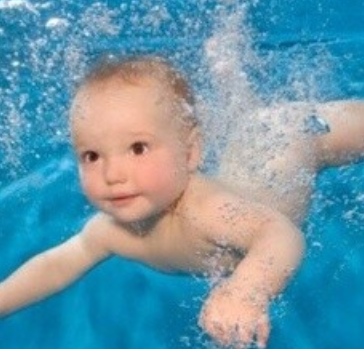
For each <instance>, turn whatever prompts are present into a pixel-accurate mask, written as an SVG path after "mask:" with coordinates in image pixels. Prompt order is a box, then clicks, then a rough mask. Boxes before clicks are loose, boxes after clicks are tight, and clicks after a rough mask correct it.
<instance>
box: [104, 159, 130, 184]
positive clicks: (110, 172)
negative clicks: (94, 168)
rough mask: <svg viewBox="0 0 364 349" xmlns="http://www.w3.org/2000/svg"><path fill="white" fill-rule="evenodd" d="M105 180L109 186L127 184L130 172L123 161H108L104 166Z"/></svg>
mask: <svg viewBox="0 0 364 349" xmlns="http://www.w3.org/2000/svg"><path fill="white" fill-rule="evenodd" d="M104 179H105V182H106V183H108V184H115V183H125V182H126V181H127V180H128V171H127V166H126V164H125V162H123V161H122V159H108V160H107V161H106V162H105V165H104Z"/></svg>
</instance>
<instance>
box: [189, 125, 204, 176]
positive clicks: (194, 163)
mask: <svg viewBox="0 0 364 349" xmlns="http://www.w3.org/2000/svg"><path fill="white" fill-rule="evenodd" d="M187 145H188V169H189V171H190V172H195V171H196V170H197V168H198V165H199V164H200V161H201V152H202V139H201V132H200V130H199V128H198V127H197V126H195V127H194V128H193V129H192V130H191V131H190V133H189V136H188V139H187Z"/></svg>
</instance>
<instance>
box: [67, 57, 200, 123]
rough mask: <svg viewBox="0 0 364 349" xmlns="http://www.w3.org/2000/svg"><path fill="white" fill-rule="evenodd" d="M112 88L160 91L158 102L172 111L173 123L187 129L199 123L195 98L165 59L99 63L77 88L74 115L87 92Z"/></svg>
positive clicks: (131, 59) (72, 111)
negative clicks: (142, 87) (142, 88)
mask: <svg viewBox="0 0 364 349" xmlns="http://www.w3.org/2000/svg"><path fill="white" fill-rule="evenodd" d="M111 85H112V86H113V88H114V89H122V88H125V87H131V86H134V87H137V86H144V87H150V92H151V93H154V92H159V95H158V96H156V97H157V100H156V103H157V104H159V103H160V104H161V105H163V103H164V108H166V109H167V108H168V109H169V112H170V113H169V117H170V118H171V119H173V121H175V122H178V123H180V125H181V126H183V127H184V128H187V129H192V128H194V127H196V126H197V124H198V121H197V118H196V115H195V111H194V109H195V98H194V95H193V92H192V89H191V87H190V85H189V84H188V82H187V81H186V79H185V77H184V76H182V75H181V74H180V72H178V71H177V70H176V69H174V68H173V67H172V65H171V64H170V63H169V62H167V61H166V60H164V59H162V58H160V57H149V56H142V57H136V58H128V59H125V60H120V61H118V60H115V59H108V60H102V61H100V62H99V63H98V64H97V65H96V66H95V67H93V69H92V70H90V72H89V73H88V74H87V75H86V76H85V77H84V79H83V80H82V81H81V83H80V85H79V86H78V88H77V91H76V98H75V100H74V103H73V104H72V107H73V108H72V110H71V115H72V114H74V107H79V105H77V104H78V103H77V102H78V101H79V100H78V98H77V97H78V96H80V95H84V93H85V91H86V94H89V92H90V91H91V90H92V89H94V88H96V89H97V88H99V89H101V90H102V89H104V88H105V87H106V86H109V87H110V86H111ZM152 90H154V91H152Z"/></svg>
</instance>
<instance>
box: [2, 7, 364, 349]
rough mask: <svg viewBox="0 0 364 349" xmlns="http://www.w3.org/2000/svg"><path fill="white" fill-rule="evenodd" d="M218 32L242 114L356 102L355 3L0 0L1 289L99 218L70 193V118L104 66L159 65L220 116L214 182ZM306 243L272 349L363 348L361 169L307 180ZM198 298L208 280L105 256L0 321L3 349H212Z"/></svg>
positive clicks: (361, 79) (361, 29)
mask: <svg viewBox="0 0 364 349" xmlns="http://www.w3.org/2000/svg"><path fill="white" fill-rule="evenodd" d="M236 13H238V14H239V15H236ZM232 18H233V19H235V22H234V23H232V22H231V19H232ZM213 34H215V35H216V34H218V35H220V36H221V37H222V38H223V39H224V40H223V42H224V45H222V46H221V47H219V48H218V50H217V51H216V54H217V56H218V59H220V60H221V61H224V60H228V59H229V57H230V55H231V54H232V53H234V52H235V53H236V51H239V57H240V58H239V62H238V63H237V64H236V84H237V85H236V86H235V85H234V84H233V83H232V86H233V85H234V88H236V90H233V93H235V95H236V96H237V97H238V98H239V103H240V104H242V105H244V106H246V108H250V109H253V108H254V107H255V106H256V105H257V104H259V105H262V104H269V103H271V102H275V101H291V100H305V101H327V100H335V99H356V98H364V2H363V1H361V0H350V1H347V2H344V1H340V0H323V1H313V0H306V1H294V0H270V1H268V0H252V1H232V0H220V1H219V0H214V1H212V0H195V1H182V0H170V1H167V0H163V1H162V0H143V1H136V0H126V1H87V2H86V1H85V2H80V3H76V2H74V1H70V0H68V1H66V0H60V1H23V0H0V106H1V108H0V219H1V225H0V258H1V260H0V279H3V278H5V277H6V276H7V275H8V274H9V273H10V272H11V271H13V270H14V269H15V268H16V267H18V266H19V265H20V264H21V263H23V262H24V261H26V260H27V259H29V258H30V257H31V256H33V255H34V254H36V253H39V252H41V251H43V250H44V249H47V248H49V247H51V246H54V245H56V244H58V243H60V242H62V241H64V240H65V239H67V238H68V237H70V236H72V235H73V234H74V233H75V232H77V231H78V230H79V229H80V228H81V227H82V225H83V224H84V222H85V221H86V220H87V218H88V217H90V215H92V213H93V212H94V209H93V208H92V207H91V206H90V205H89V204H88V203H87V201H86V199H85V198H84V196H83V194H82V192H81V190H80V187H79V183H78V178H77V168H76V166H75V159H74V155H73V153H72V149H71V146H70V143H69V137H68V127H67V113H68V108H69V104H70V99H71V96H72V92H73V88H74V86H75V83H76V82H77V80H78V79H79V78H80V77H81V76H82V74H83V72H84V71H85V69H86V67H87V66H88V65H89V64H91V63H92V62H94V61H95V60H97V59H98V58H99V57H100V55H101V56H102V55H118V56H119V55H129V54H139V53H157V54H159V55H164V56H166V57H168V58H169V59H170V60H172V61H173V62H174V63H175V64H176V65H177V66H179V67H180V68H181V69H182V70H183V71H184V73H185V74H186V76H188V77H189V79H190V80H191V82H192V84H193V86H194V88H195V90H196V92H197V94H198V97H199V99H200V100H206V101H209V102H207V104H209V103H210V105H213V106H215V105H216V103H217V104H218V103H219V102H221V103H220V108H217V109H215V110H217V112H216V111H215V113H213V114H212V115H210V116H209V119H208V121H209V124H210V127H211V128H210V129H209V130H208V132H209V134H208V135H207V141H206V145H207V150H206V152H207V155H206V163H205V167H206V170H208V171H211V172H213V171H214V168H215V167H216V162H217V161H218V153H219V149H218V148H219V145H216V144H213V142H212V140H213V139H214V136H215V132H217V130H220V131H221V129H222V130H225V129H224V127H222V128H220V126H221V123H227V122H228V121H231V120H230V119H229V116H224V112H223V111H224V103H223V102H224V101H217V102H216V101H215V100H214V97H215V95H214V94H213V92H212V90H213V86H212V85H213V84H212V83H211V81H210V78H209V73H208V67H207V65H208V64H207V59H206V55H205V50H204V47H205V46H204V45H205V43H206V40H207V39H208V38H209V37H210V36H211V35H213ZM236 38H238V39H236ZM230 42H231V43H233V45H232V46H229V43H230ZM231 50H233V52H232V51H231ZM242 77H243V79H242ZM234 81H235V80H234ZM230 93H231V91H230ZM211 125H212V126H211ZM303 230H304V234H305V235H306V237H307V242H308V251H307V255H306V258H305V260H304V262H303V264H302V267H301V268H300V270H299V271H298V273H297V275H296V276H295V278H294V279H293V280H292V282H291V283H290V285H289V286H288V288H287V289H286V290H285V292H284V293H283V294H282V296H281V297H279V299H277V301H276V302H275V303H274V304H273V305H272V309H271V311H272V327H273V328H272V335H271V338H270V341H269V345H268V347H269V348H272V349H273V348H274V349H285V348H287V349H292V348H294V349H335V348H340V349H342V348H343V347H344V348H346V349H359V348H360V349H361V348H362V347H363V346H364V331H363V329H364V323H363V321H362V314H363V313H364V245H363V244H364V164H363V162H361V163H360V162H358V163H357V164H353V165H350V166H346V167H342V168H340V169H328V170H326V171H325V172H324V173H322V174H321V175H320V176H319V177H318V180H317V183H316V190H315V195H314V197H313V200H312V205H311V209H310V214H309V216H308V217H307V219H306V220H305V223H304V225H303ZM207 290H208V284H207V281H205V280H199V279H196V278H194V277H187V276H183V277H182V276H170V275H164V274H160V273H158V272H156V271H153V270H151V269H148V268H146V267H144V266H141V265H138V264H136V263H132V262H129V261H123V260H121V259H119V258H112V259H111V260H108V261H106V262H104V263H103V264H102V265H100V266H99V267H97V268H95V269H94V270H92V271H91V272H89V273H88V274H87V275H86V276H85V277H83V278H82V279H81V280H79V281H78V282H76V283H75V284H74V285H72V286H71V287H70V288H68V289H67V290H66V291H64V292H62V293H59V294H57V295H55V296H52V297H50V298H49V299H47V300H45V301H43V302H41V303H38V304H35V305H33V306H31V307H29V308H27V309H24V310H21V311H19V312H17V313H16V314H14V315H12V316H9V317H6V318H4V319H1V320H0V348H1V349H2V348H4V349H13V348H14V349H15V348H16V349H18V348H23V349H48V348H52V349H68V348H72V349H74V348H76V349H116V348H127V349H134V348H135V349H140V348H148V349H161V348H166V349H167V348H168V349H172V348H173V349H177V348H214V345H213V344H212V343H210V341H209V339H208V338H207V337H206V336H205V335H203V334H201V332H200V329H199V328H198V327H197V318H198V312H199V308H200V306H201V304H202V302H203V299H204V297H205V296H206V293H207Z"/></svg>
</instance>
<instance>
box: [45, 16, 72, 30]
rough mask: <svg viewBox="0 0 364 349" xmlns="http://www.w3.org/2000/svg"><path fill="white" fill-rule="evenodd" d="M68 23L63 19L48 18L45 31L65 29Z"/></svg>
mask: <svg viewBox="0 0 364 349" xmlns="http://www.w3.org/2000/svg"><path fill="white" fill-rule="evenodd" d="M69 24H70V23H69V21H68V20H67V19H65V18H60V17H53V18H50V19H49V20H48V21H47V22H46V24H45V27H46V28H47V29H56V28H57V29H58V28H62V29H63V28H67V27H68V26H69Z"/></svg>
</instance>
